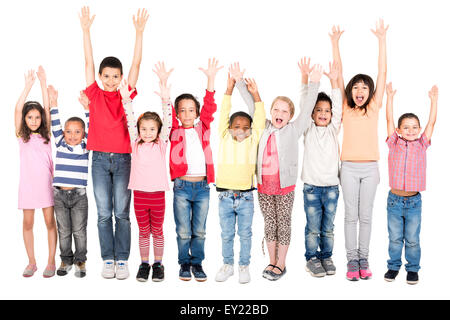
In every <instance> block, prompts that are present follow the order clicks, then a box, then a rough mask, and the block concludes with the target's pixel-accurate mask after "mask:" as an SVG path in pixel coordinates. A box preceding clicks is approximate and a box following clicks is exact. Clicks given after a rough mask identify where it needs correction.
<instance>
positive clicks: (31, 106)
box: [19, 101, 50, 144]
mask: <svg viewBox="0 0 450 320" xmlns="http://www.w3.org/2000/svg"><path fill="white" fill-rule="evenodd" d="M31 110H37V111H39V113H40V115H41V125H40V127H39V128H38V129H37V130H36V131H31V130H30V128H28V126H27V123H26V121H25V117H26V116H27V114H28V112H30V111H31ZM32 133H39V134H40V135H41V137H42V138H44V140H45V142H44V143H45V144H47V143H49V141H50V133H49V130H48V126H47V117H46V115H45V111H44V108H42V106H41V104H40V103H39V102H36V101H27V102H25V104H24V105H23V109H22V121H21V122H20V130H19V137H21V138H22V139H23V142H25V143H27V142H28V141H30V135H31V134H32Z"/></svg>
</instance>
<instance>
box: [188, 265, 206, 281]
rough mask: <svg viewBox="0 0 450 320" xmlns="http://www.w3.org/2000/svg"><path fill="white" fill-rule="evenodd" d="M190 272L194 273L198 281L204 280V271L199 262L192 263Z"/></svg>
mask: <svg viewBox="0 0 450 320" xmlns="http://www.w3.org/2000/svg"><path fill="white" fill-rule="evenodd" d="M191 270H192V273H193V274H194V278H195V280H197V281H199V282H203V281H206V279H207V277H206V273H205V272H204V271H203V268H202V265H201V264H194V265H192V267H191Z"/></svg>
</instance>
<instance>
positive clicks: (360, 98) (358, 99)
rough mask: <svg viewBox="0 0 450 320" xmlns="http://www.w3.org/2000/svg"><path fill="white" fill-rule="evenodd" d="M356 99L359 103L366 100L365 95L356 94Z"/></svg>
mask: <svg viewBox="0 0 450 320" xmlns="http://www.w3.org/2000/svg"><path fill="white" fill-rule="evenodd" d="M356 101H357V102H358V103H363V101H364V96H356Z"/></svg>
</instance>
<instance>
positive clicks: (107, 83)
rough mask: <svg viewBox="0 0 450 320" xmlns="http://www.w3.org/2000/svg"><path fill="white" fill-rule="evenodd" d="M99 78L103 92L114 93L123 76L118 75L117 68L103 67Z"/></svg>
mask: <svg viewBox="0 0 450 320" xmlns="http://www.w3.org/2000/svg"><path fill="white" fill-rule="evenodd" d="M99 77H100V81H101V82H102V84H103V88H104V89H105V91H108V92H114V91H117V88H118V87H119V85H120V82H121V81H122V78H123V75H122V74H120V69H119V68H110V67H105V68H103V70H102V73H101V74H99Z"/></svg>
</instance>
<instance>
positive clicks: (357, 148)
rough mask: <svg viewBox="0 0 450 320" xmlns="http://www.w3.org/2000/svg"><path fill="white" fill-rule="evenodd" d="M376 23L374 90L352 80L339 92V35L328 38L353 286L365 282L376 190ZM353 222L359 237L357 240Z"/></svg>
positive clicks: (382, 58)
mask: <svg viewBox="0 0 450 320" xmlns="http://www.w3.org/2000/svg"><path fill="white" fill-rule="evenodd" d="M387 30H388V26H386V27H385V26H384V22H383V20H382V19H380V21H379V22H378V23H377V25H376V29H375V30H372V32H373V33H374V34H375V36H376V37H377V38H378V43H379V57H378V78H377V83H376V87H375V85H374V81H373V80H372V78H371V77H369V76H368V75H364V74H358V75H356V76H354V77H353V78H352V79H351V80H350V81H349V83H348V84H347V87H346V88H344V80H343V76H342V62H341V57H340V52H339V38H340V37H341V35H342V33H343V31H341V30H340V29H339V28H336V27H333V30H332V32H331V34H330V37H331V42H332V46H333V58H334V60H335V61H337V62H338V63H339V64H340V66H341V68H340V70H341V73H340V76H339V79H338V82H339V87H340V89H341V92H342V96H343V98H344V105H343V114H342V120H343V128H344V137H343V142H342V154H341V161H342V166H341V175H340V178H341V185H342V193H343V196H344V203H345V228H344V229H345V247H346V251H347V260H348V264H347V279H348V280H352V281H356V280H359V279H360V278H361V279H370V278H371V277H372V272H371V271H370V269H369V263H368V258H369V243H370V232H371V229H372V209H373V202H374V200H375V193H376V189H377V185H378V183H379V181H380V175H379V171H378V162H377V161H378V160H379V151H378V134H377V131H378V113H379V111H380V109H381V106H382V101H383V95H384V89H385V86H386V73H387V63H386V31H387ZM358 222H359V237H358V228H357V227H358Z"/></svg>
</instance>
